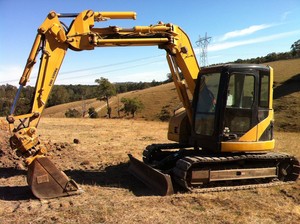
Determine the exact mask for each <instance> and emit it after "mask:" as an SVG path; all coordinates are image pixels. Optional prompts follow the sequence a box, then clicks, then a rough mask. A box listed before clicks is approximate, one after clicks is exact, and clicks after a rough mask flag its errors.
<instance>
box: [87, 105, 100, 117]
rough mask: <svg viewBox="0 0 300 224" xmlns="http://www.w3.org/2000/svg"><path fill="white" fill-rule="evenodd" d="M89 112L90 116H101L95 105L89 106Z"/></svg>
mask: <svg viewBox="0 0 300 224" xmlns="http://www.w3.org/2000/svg"><path fill="white" fill-rule="evenodd" d="M88 114H89V117H90V118H98V117H99V115H98V113H97V111H96V110H95V108H94V107H90V108H89V110H88Z"/></svg>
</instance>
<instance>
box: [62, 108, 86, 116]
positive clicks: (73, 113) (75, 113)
mask: <svg viewBox="0 0 300 224" xmlns="http://www.w3.org/2000/svg"><path fill="white" fill-rule="evenodd" d="M65 116H66V117H81V116H82V114H81V113H80V112H79V111H78V110H76V109H70V108H69V109H68V110H67V111H66V113H65Z"/></svg>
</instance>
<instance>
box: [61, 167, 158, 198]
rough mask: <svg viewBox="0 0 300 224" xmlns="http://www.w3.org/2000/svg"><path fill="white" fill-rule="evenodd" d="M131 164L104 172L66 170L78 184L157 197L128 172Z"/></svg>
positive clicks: (109, 168)
mask: <svg viewBox="0 0 300 224" xmlns="http://www.w3.org/2000/svg"><path fill="white" fill-rule="evenodd" d="M128 167H129V163H120V164H117V165H112V166H108V167H106V168H105V169H104V170H66V171H65V173H66V174H67V175H68V176H69V177H70V178H72V179H74V180H75V181H76V182H77V183H78V184H81V185H93V186H94V185H96V186H102V187H113V188H124V189H128V190H130V191H131V192H132V193H133V194H134V195H136V196H151V195H152V196H153V195H157V194H155V192H154V191H152V190H151V189H149V188H147V186H146V185H144V184H143V183H142V182H140V181H139V180H138V179H137V178H136V177H134V176H133V175H131V174H130V173H129V171H128Z"/></svg>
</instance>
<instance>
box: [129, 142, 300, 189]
mask: <svg viewBox="0 0 300 224" xmlns="http://www.w3.org/2000/svg"><path fill="white" fill-rule="evenodd" d="M130 160H131V167H130V171H131V172H132V173H133V174H134V175H135V176H137V177H138V178H139V179H140V180H142V182H144V183H145V184H146V185H148V186H149V187H150V188H152V189H153V190H155V191H156V192H157V193H158V194H160V195H168V194H172V193H174V191H176V190H179V191H181V190H185V191H194V190H196V191H203V192H206V191H216V190H217V191H219V190H220V191H222V190H235V189H249V188H255V187H259V186H262V187H265V186H271V185H278V184H282V183H290V182H293V181H296V180H297V178H298V176H299V173H300V163H299V161H298V160H297V159H296V158H295V157H293V156H290V155H287V154H284V153H276V152H268V153H219V154H209V153H207V152H205V151H203V150H200V149H197V148H196V149H194V148H188V147H187V146H185V145H180V144H153V145H150V146H148V147H147V148H146V149H145V150H144V152H143V161H144V163H143V162H141V161H138V160H136V159H135V158H133V157H132V156H130ZM156 186H159V187H156ZM174 189H176V190H174Z"/></svg>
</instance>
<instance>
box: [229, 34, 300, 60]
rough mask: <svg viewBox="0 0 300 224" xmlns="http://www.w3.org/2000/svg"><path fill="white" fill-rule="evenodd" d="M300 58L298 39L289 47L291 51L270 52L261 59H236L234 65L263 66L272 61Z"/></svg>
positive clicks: (299, 41)
mask: <svg viewBox="0 0 300 224" xmlns="http://www.w3.org/2000/svg"><path fill="white" fill-rule="evenodd" d="M296 58H300V39H299V40H297V41H295V42H294V43H293V44H292V45H291V51H289V52H281V53H275V52H272V53H270V54H267V55H266V56H263V57H257V58H250V59H237V60H236V61H234V63H249V64H263V63H267V62H272V61H279V60H288V59H296Z"/></svg>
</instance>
